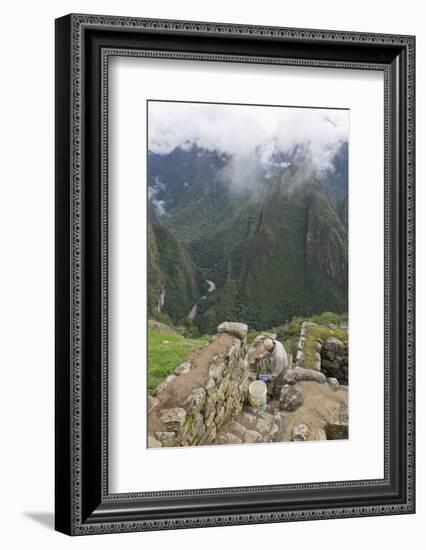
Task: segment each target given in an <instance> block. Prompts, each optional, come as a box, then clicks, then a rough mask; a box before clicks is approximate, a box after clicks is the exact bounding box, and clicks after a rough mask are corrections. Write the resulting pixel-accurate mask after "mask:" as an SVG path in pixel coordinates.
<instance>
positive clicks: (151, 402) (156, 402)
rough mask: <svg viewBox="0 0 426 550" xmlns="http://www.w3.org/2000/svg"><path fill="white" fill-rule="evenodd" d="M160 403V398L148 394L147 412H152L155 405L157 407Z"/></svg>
mask: <svg viewBox="0 0 426 550" xmlns="http://www.w3.org/2000/svg"><path fill="white" fill-rule="evenodd" d="M159 404H160V400H159V399H157V398H156V397H152V396H151V395H149V396H148V412H149V413H150V412H152V411H153V410H154V409H155V407H158V405H159Z"/></svg>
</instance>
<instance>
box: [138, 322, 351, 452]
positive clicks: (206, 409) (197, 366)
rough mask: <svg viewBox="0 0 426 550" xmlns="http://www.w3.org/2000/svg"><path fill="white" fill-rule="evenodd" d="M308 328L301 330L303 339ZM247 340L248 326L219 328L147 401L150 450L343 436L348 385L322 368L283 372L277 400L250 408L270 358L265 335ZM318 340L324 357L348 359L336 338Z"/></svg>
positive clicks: (330, 359)
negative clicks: (250, 392)
mask: <svg viewBox="0 0 426 550" xmlns="http://www.w3.org/2000/svg"><path fill="white" fill-rule="evenodd" d="M309 328H310V325H309V324H307V323H304V324H303V325H302V333H301V338H302V337H303V339H305V336H306V334H307V331H308V330H309ZM246 335H247V325H244V324H242V323H233V322H225V323H222V324H221V325H219V327H218V334H217V335H216V336H214V337H212V338H211V339H210V341H209V343H208V344H206V345H205V346H204V347H203V348H200V349H199V350H198V351H197V352H195V353H194V354H193V355H192V356H191V357H190V358H189V359H188V360H187V361H185V362H184V363H182V364H181V365H179V366H178V367H177V368H176V369H175V372H174V374H171V375H169V376H168V377H167V378H166V380H165V381H164V382H162V383H161V384H160V385H159V386H157V388H155V390H154V391H153V392H152V396H150V397H149V398H148V446H149V447H150V448H155V447H175V446H188V445H212V444H213V445H235V444H242V443H250V444H257V443H268V442H283V441H321V440H326V439H345V438H347V437H348V407H347V404H348V392H347V389H348V387H347V385H346V384H344V383H341V380H340V381H339V379H338V378H337V376H329V375H327V376H326V374H325V373H324V372H322V364H321V370H317V369H316V367H315V368H305V367H301V366H295V367H294V368H290V370H288V371H287V372H286V373H285V374H284V373H283V377H282V384H283V386H282V390H281V392H280V394H279V398H274V399H272V400H269V401H268V403H267V405H266V407H265V408H264V409H263V410H257V409H255V408H253V407H252V406H250V404H249V401H248V388H249V385H250V383H251V381H253V380H255V379H256V376H257V374H261V373H267V372H270V369H271V364H270V361H271V355H270V354H268V353H266V352H265V349H264V346H263V342H264V340H265V338H267V337H270V335H266V334H264V335H260V336H258V337H257V338H256V339H255V340H254V342H253V344H252V345H251V346H250V347H248V346H247V344H246ZM274 336H275V335H274ZM315 343H316V344H318V353H320V351H321V357H323V354H324V357H325V356H326V355H325V354H327V357H328V359H326V360H328V361H331V362H332V361H339V360H340V358H343V360H344V358H345V353H346V362H347V347H346V352H345V349H344V348H345V346H344V345H343V344H342V342H341V341H339V340H338V339H336V338H329V339H327V340H325V342H324V341H322V342H315ZM304 345H305V342H304V343H303V345H302V346H301V349H300V346H299V351H303V346H304ZM302 364H303V362H302ZM346 364H347V363H346ZM346 373H347V371H346ZM342 380H343V381H345V380H347V379H345V378H344V377H342Z"/></svg>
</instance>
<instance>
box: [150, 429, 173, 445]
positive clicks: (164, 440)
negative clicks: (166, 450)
mask: <svg viewBox="0 0 426 550" xmlns="http://www.w3.org/2000/svg"><path fill="white" fill-rule="evenodd" d="M155 437H156V438H157V439H158V440H159V441H160V442H161V444H162V446H163V447H176V446H177V439H176V434H175V432H155Z"/></svg>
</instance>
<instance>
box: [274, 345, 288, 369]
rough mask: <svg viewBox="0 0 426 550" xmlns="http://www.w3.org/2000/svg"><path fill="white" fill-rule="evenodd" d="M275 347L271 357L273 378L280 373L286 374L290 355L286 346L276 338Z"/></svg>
mask: <svg viewBox="0 0 426 550" xmlns="http://www.w3.org/2000/svg"><path fill="white" fill-rule="evenodd" d="M274 343H275V347H274V349H273V350H272V358H271V367H272V369H271V374H272V377H273V378H277V377H278V376H280V374H283V373H284V374H285V372H286V371H287V370H288V357H287V352H286V351H285V348H284V346H283V345H282V344H281V342H279V341H278V340H274Z"/></svg>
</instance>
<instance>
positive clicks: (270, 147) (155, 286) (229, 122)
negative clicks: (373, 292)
mask: <svg viewBox="0 0 426 550" xmlns="http://www.w3.org/2000/svg"><path fill="white" fill-rule="evenodd" d="M215 107H216V106H215ZM173 108H174V106H173ZM246 111H247V109H246V110H245V111H241V113H242V114H241V116H240V115H238V116H237V115H236V114H235V113H234V112H233V111H229V112H227V116H226V120H224V115H223V110H220V109H217V108H215V109H212V110H208V113H207V114H208V116H204V118H203V119H202V121H201V122H203V124H201V123H200V120H198V121H197V119H196V118H195V119H194V123H195V126H196V128H195V129H194V128H193V125H192V122H193V120H192V118H191V124H189V123H188V120H186V129H185V126H184V125H183V124H181V119H182V117H181V115H182V112H181V111H180V110H178V111H176V113H178V114H179V116H178V117H177V119H176V117H175V116H174V118H173V131H170V120H169V121H168V124H169V126H168V127H166V125H164V128H163V127H162V124H163V118H164V120H166V119H167V117H165V116H164V113H163V111H162V110H161V109H160V110H158V112H155V113H156V116H157V120H156V117H155V116H153V118H152V119H150V120H151V122H150V131H151V136H150V150H149V152H148V199H149V206H148V218H149V220H150V222H149V228H148V230H149V231H148V271H149V273H148V294H149V297H150V298H149V304H148V309H149V313H150V315H155V313H156V312H157V313H158V312H161V313H167V314H168V315H169V316H170V317H171V318H172V320H173V321H176V320H178V319H181V318H182V317H185V316H187V315H188V314H189V311H190V310H191V308H192V306H193V305H194V304H196V303H197V304H198V305H197V315H196V317H195V319H194V322H195V323H196V324H197V325H198V326H199V328H200V329H201V332H209V331H210V330H212V329H213V328H214V327H215V326H216V325H217V324H218V323H220V322H222V321H223V320H226V319H231V318H232V319H237V320H239V321H241V322H246V323H248V324H249V325H250V326H252V327H254V328H265V327H271V326H274V325H278V324H280V323H283V322H285V321H286V320H288V319H290V318H291V317H293V316H294V315H312V314H316V313H322V312H323V311H327V310H331V311H335V312H337V313H342V312H345V311H347V294H348V291H347V270H348V256H347V248H348V234H347V212H348V206H347V205H348V143H347V127H345V124H346V123H345V121H344V120H343V118H342V115H341V113H337V115H336V118H334V119H332V118H331V115H330V114H329V113H319V114H317V113H315V118H314V119H312V113H311V115H310V117H311V118H309V117H308V118H309V121H310V125H309V124H308V122H307V121H308V118H306V116H307V115H306V114H303V116H302V118H300V119H297V120H298V121H299V122H300V127H299V126H294V124H293V126H292V128H293V129H294V132H289V131H288V126H289V120H290V121H292V123H294V120H296V119H295V116H296V115H295V114H294V113H293V112H291V113H290V115H288V116H287V115H286V116H287V118H285V117H284V118H282V119H281V120H278V122H277V121H276V120H275V119H273V118H272V117H270V120H269V126H268V125H266V124H265V122H264V120H263V119H262V118H261V117H258V118H257V119H256V118H255V120H254V121H253V120H252V118H253V117H252V118H250V119H249V122H250V125H248V121H247V120H248V119H247V118H244V117H246ZM293 111H295V110H293ZM197 112H198V111H197ZM277 112H278V111H277ZM280 112H281V111H280ZM155 113H154V114H155ZM176 113H174V115H175V114H176ZM229 113H232V115H230V116H228V115H229ZM265 113H268V116H270V111H265ZM160 115H161V116H160ZM168 116H169V117H170V112H168ZM280 116H281V115H280ZM158 117H160V119H159V120H158ZM161 117H163V118H161ZM288 117H291V118H288ZM312 120H314V122H312ZM342 120H343V122H341V121H342ZM225 123H226V124H225ZM197 124H198V126H197ZM339 124H343V126H344V128H343V129H342V128H341V127H340V126H339ZM254 127H255V129H253V128H254ZM167 128H168V132H166V130H167ZM218 128H222V134H220V133H219V131H218ZM223 129H226V131H225V130H223ZM238 130H239V133H238ZM284 130H286V131H284ZM256 132H258V133H256ZM223 134H224V135H223ZM231 134H232V135H233V138H234V139H233V140H232V139H231V137H232V135H231ZM287 134H292V135H291V136H290V137H289V136H288V135H287ZM234 142H235V143H234ZM206 280H209V281H213V282H214V284H215V285H216V288H215V290H214V292H210V293H208V295H206V282H205V281H206ZM164 290H165V296H164V295H163V294H164ZM159 304H160V305H159Z"/></svg>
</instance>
